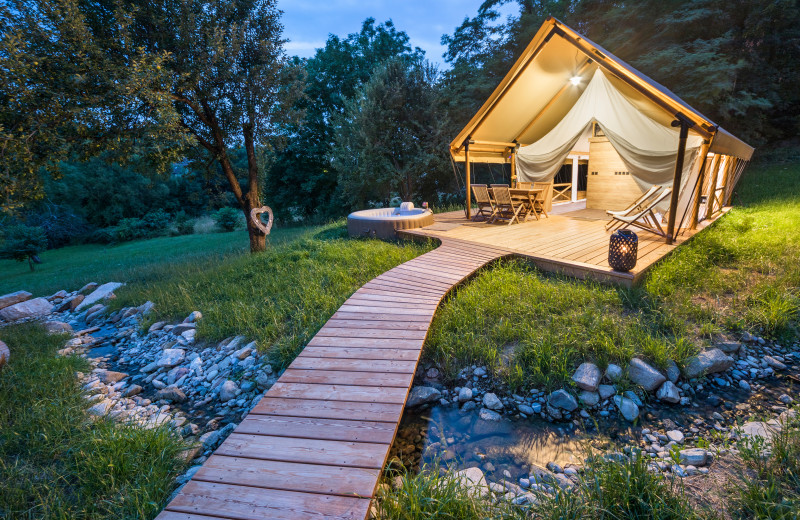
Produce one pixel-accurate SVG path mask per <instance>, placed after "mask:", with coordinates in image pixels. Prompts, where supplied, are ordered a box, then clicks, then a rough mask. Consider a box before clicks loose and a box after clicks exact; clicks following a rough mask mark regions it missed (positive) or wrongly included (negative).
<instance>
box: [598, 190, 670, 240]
mask: <svg viewBox="0 0 800 520" xmlns="http://www.w3.org/2000/svg"><path fill="white" fill-rule="evenodd" d="M662 188H663V186H659V185H658V184H654V185H653V186H651V187H650V189H649V190H647V192H646V193H644V194H642V196H641V197H639V198H638V199H636V200H635V201H633V202H632V203H631V204H630V205H629V206H628V207H627V208H625V209H620V210H616V211H614V210H610V209H607V210H606V213H607V214H608V216H609V217H613V216H618V217H625V216H627V215H631V214H633V213H638V212H640V211H641V210H642V206H643V205H644V206H646V205H647V200H648V199H650V198H651V197H653V196H654V195H655V194H656V192H658V190H660V189H662ZM620 225H621V224H620V222H619V221H618V220H614V219H612V220H611V221H609V222H608V223H607V224H606V231H608V230H609V229H611V228H612V227H619V226H620Z"/></svg>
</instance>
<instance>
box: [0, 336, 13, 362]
mask: <svg viewBox="0 0 800 520" xmlns="http://www.w3.org/2000/svg"><path fill="white" fill-rule="evenodd" d="M10 357H11V351H10V350H8V345H6V344H5V343H3V342H2V341H0V368H2V367H3V365H5V364H6V363H8V359H9V358H10Z"/></svg>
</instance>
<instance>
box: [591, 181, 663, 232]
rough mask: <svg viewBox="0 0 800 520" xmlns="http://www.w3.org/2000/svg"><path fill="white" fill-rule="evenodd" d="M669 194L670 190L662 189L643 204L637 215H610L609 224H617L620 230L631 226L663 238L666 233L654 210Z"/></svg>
mask: <svg viewBox="0 0 800 520" xmlns="http://www.w3.org/2000/svg"><path fill="white" fill-rule="evenodd" d="M671 193H672V188H664V190H663V191H662V192H661V193H659V194H658V195H657V196H655V197H654V198H651V199H650V201H649V202H648V203H647V205H646V206H644V204H643V205H642V206H643V208H642V209H641V210H640V211H639V212H638V213H633V214H631V215H612V216H611V222H619V224H620V227H621V228H626V227H629V226H633V227H637V228H639V229H643V230H645V231H649V232H651V233H655V234H656V235H660V236H662V237H665V236H667V233H666V232H665V231H664V228H662V227H661V222H659V217H658V215H656V212H655V211H654V210H655V208H656V206H657V205H659V204H661V203H662V202H663V201H664V200H666V198H667V197H669V196H670V194H671ZM608 227H609V226H606V228H608Z"/></svg>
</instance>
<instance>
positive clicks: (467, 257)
mask: <svg viewBox="0 0 800 520" xmlns="http://www.w3.org/2000/svg"><path fill="white" fill-rule="evenodd" d="M510 253H511V252H510V251H509V250H507V249H504V248H501V247H497V246H492V245H481V244H474V243H467V242H463V241H460V240H454V239H444V241H443V242H442V245H441V246H440V247H439V248H437V249H435V250H433V251H431V252H429V253H426V254H424V255H422V256H419V257H417V258H415V259H413V260H410V261H408V262H406V263H404V264H402V265H399V266H397V267H395V268H394V269H391V270H389V271H387V272H385V273H383V274H382V275H380V276H378V277H377V278H374V279H373V280H371V281H370V282H368V283H367V284H365V285H364V286H363V287H361V288H360V289H359V290H357V291H356V292H355V293H354V294H353V295H352V296H351V297H350V298H349V299H348V300H347V301H346V302H345V303H344V305H342V306H341V307H340V308H339V310H338V311H337V312H336V313H335V314H334V315H333V317H332V318H331V319H330V320H329V321H328V322H327V323H326V324H325V325H324V326H323V327H322V329H320V331H319V332H318V333H317V335H316V336H314V338H313V339H312V340H311V341H310V342H309V343H308V345H307V346H306V347H305V349H304V350H303V351H302V352H301V353H300V355H299V356H298V357H297V359H295V361H294V362H293V363H292V364H291V365H289V367H288V368H287V369H286V371H285V372H284V373H283V374H282V375H281V377H280V378H279V379H278V381H277V382H276V383H275V385H273V386H272V388H270V389H269V391H267V392H266V394H265V395H264V397H263V398H262V399H261V401H260V402H259V403H258V404H257V405H256V407H255V408H253V410H252V411H251V412H250V414H249V415H248V416H247V417H246V418H245V419H244V420H243V421H242V422H241V423H240V424H239V426H238V427H237V428H236V429H235V430H234V431H233V433H232V434H231V435H230V436H229V437H228V438H227V439H226V440H225V441H224V442H223V443H222V445H221V446H220V447H219V448H218V449H217V450H216V452H215V453H214V454H213V455H212V456H211V457H209V459H208V460H207V461H206V462H205V464H203V466H202V468H201V469H200V470H199V471H198V472H197V473H196V474H195V475H194V477H193V478H192V480H191V481H189V482H188V483H187V484H186V485H185V486H184V487H183V489H182V490H181V491H180V493H179V494H178V495H177V496H176V497H175V498H174V499H173V500H172V501H171V502H170V503H169V504H168V505H167V507H166V508H165V509H164V511H163V512H162V513H161V514H160V515H159V516H158V518H157V520H214V519H217V520H218V519H230V520H261V519H293V520H301V519H334V518H336V519H357V520H362V519H364V518H365V517H366V516H367V514H368V511H369V506H370V500H371V498H372V496H373V494H374V492H375V488H376V486H377V483H378V479H379V477H380V475H381V472H382V470H383V466H384V464H385V463H386V458H387V456H388V454H389V448H390V447H391V445H392V442H393V440H394V436H395V434H396V432H397V426H398V423H399V422H400V418H401V416H402V414H403V408H404V406H405V402H406V398H407V397H408V391H409V388H410V387H411V382H412V380H413V378H414V372H415V371H416V368H417V363H418V361H419V358H420V353H421V351H422V345H423V343H424V341H425V336H426V335H427V333H428V328H429V327H430V324H431V320H432V319H433V315H434V313H435V312H436V308H437V306H438V305H439V303H440V302H441V300H442V298H444V296H445V295H446V294H447V293H448V291H450V289H452V288H453V287H454V286H455V285H457V284H458V283H460V282H461V281H463V280H464V279H466V278H467V277H469V276H470V275H471V274H472V273H474V272H475V271H476V270H477V269H479V268H481V267H482V266H484V265H485V264H487V263H488V262H491V261H493V260H495V259H497V258H500V257H502V256H506V255H508V254H510Z"/></svg>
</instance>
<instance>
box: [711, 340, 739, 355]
mask: <svg viewBox="0 0 800 520" xmlns="http://www.w3.org/2000/svg"><path fill="white" fill-rule="evenodd" d="M715 346H716V347H717V348H718V349H720V350H721V351H723V352H724V353H726V354H735V353H737V352H739V349H740V348H742V344H741V343H739V342H738V341H724V342H722V343H717V344H716V345H715Z"/></svg>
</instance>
